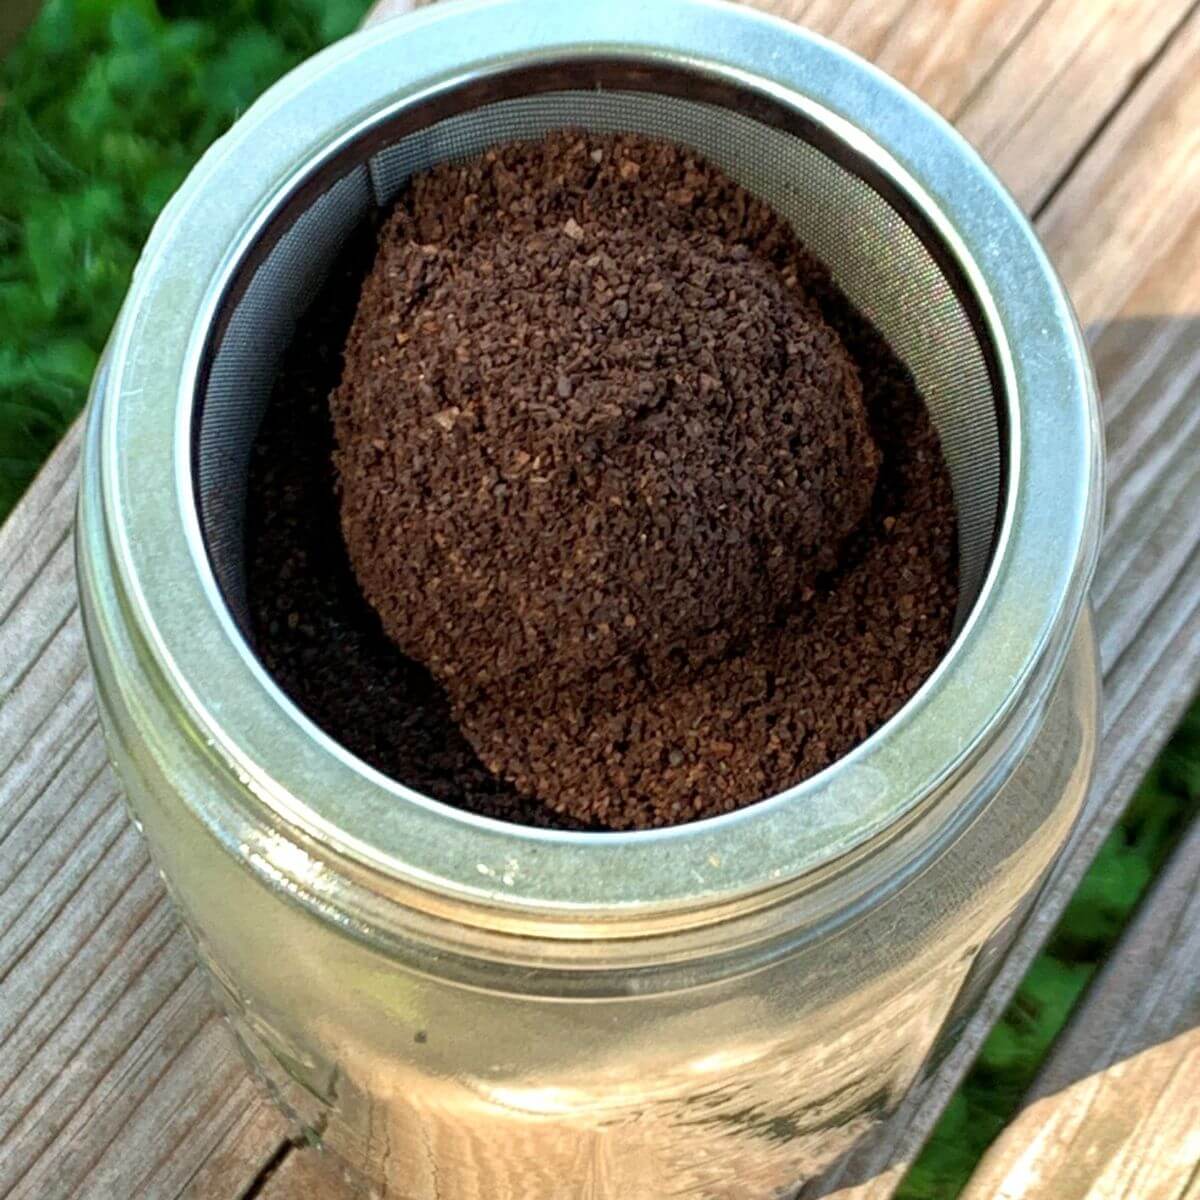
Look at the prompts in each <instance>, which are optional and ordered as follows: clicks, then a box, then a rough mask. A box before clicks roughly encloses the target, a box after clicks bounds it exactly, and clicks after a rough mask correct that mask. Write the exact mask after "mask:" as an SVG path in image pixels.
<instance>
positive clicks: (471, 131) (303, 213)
mask: <svg viewBox="0 0 1200 1200" xmlns="http://www.w3.org/2000/svg"><path fill="white" fill-rule="evenodd" d="M562 128H575V129H585V130H588V131H592V132H598V133H620V132H628V133H638V134H643V135H646V136H650V137H653V138H658V139H662V140H666V141H671V142H674V143H676V144H679V145H682V146H685V147H688V148H690V149H693V150H695V151H697V152H699V153H701V154H703V155H704V156H706V157H707V158H708V159H709V160H710V161H712V162H714V163H716V164H717V165H718V166H720V167H721V168H722V169H723V170H724V171H725V172H726V173H727V174H729V175H730V176H731V177H732V178H734V179H735V180H736V181H737V182H739V183H740V184H742V185H743V186H744V187H745V188H746V189H747V190H748V191H750V192H752V193H754V194H756V195H758V196H760V197H761V198H762V199H764V200H765V201H767V202H768V203H769V204H770V205H771V206H772V207H774V209H775V210H776V211H777V212H779V213H780V214H781V215H782V216H783V217H784V218H785V219H787V220H788V221H789V222H790V223H791V225H792V226H793V228H794V229H795V231H796V233H797V235H798V237H799V238H800V240H801V241H803V242H804V243H805V244H807V246H809V247H810V248H811V249H812V250H813V252H814V253H816V254H817V255H818V256H819V257H820V258H821V259H823V260H824V261H825V262H826V263H827V264H828V266H829V267H830V269H831V270H832V273H833V276H834V278H835V280H836V282H837V284H838V285H839V286H840V287H841V289H842V290H843V292H844V293H845V294H846V295H847V297H848V298H849V299H850V301H851V302H852V303H853V304H854V305H855V306H856V307H857V308H858V309H859V310H860V312H862V313H863V315H864V316H866V317H867V318H868V319H869V320H870V321H871V322H872V323H873V324H874V325H875V326H876V328H877V329H878V330H879V331H880V333H882V334H883V336H884V337H885V338H886V339H887V341H888V342H889V343H890V345H891V346H892V348H893V349H894V350H895V352H896V353H897V355H898V356H899V357H900V358H901V359H902V361H903V362H904V363H906V364H907V366H908V368H909V369H910V371H911V372H912V374H913V377H914V379H915V381H916V384H917V387H918V389H919V390H920V393H921V395H922V396H923V398H924V400H925V403H926V404H927V406H928V409H929V412H930V416H931V418H932V420H933V423H934V425H935V426H936V428H937V431H938V434H939V437H940V439H941V444H942V449H943V452H944V455H945V458H946V462H947V466H948V468H949V472H950V476H951V480H952V484H953V490H954V499H955V506H956V511H957V519H958V551H959V607H958V612H957V616H956V631H957V630H959V629H961V628H962V626H963V624H964V623H965V622H966V619H967V617H968V616H969V614H970V612H971V610H972V608H973V607H974V605H975V604H976V602H977V600H978V598H979V596H980V593H981V590H982V588H983V584H984V580H985V577H986V575H987V570H988V565H989V562H990V560H991V557H992V552H993V548H994V545H995V542H996V535H997V531H998V526H999V516H1000V513H1001V511H1002V499H1003V491H1004V484H1005V439H1006V436H1007V432H1008V425H1007V422H1006V420H1005V412H1004V404H1003V403H1002V401H1003V399H1004V397H1003V395H1002V393H1001V389H1000V385H999V382H998V378H999V377H998V372H997V370H996V367H995V355H994V353H993V351H992V348H991V344H990V340H989V338H988V335H987V333H986V327H985V326H986V323H985V321H984V319H983V316H982V313H981V311H980V306H979V303H978V301H977V299H976V297H975V295H974V292H973V291H972V289H971V287H970V286H969V284H968V282H967V280H966V278H965V275H964V273H963V271H962V269H961V268H960V266H959V264H958V262H957V261H956V259H955V257H954V255H953V254H952V252H951V251H950V250H949V248H948V247H947V246H946V245H945V243H944V241H943V240H942V239H941V238H940V237H939V235H938V234H937V233H936V231H935V230H934V229H933V227H932V225H931V224H930V222H929V221H928V220H927V219H926V218H925V216H924V215H923V214H922V213H921V211H920V210H919V209H918V207H917V206H916V204H915V203H914V202H913V201H912V200H911V199H910V198H909V197H908V196H906V195H905V194H904V193H903V192H902V191H901V189H900V188H899V187H898V186H896V184H895V183H894V182H893V181H892V180H891V179H890V178H889V176H888V174H887V172H886V169H885V167H884V166H883V165H881V164H880V163H879V162H878V161H874V160H873V158H872V156H871V155H869V154H868V153H867V152H866V151H865V150H859V149H856V148H854V147H853V146H851V145H850V144H849V142H847V141H846V140H843V139H842V138H840V137H838V136H837V135H836V134H835V133H833V132H832V131H831V130H830V129H829V128H828V127H827V126H826V125H824V124H822V123H820V122H818V121H817V120H816V119H815V118H814V117H812V116H810V115H808V114H806V113H804V112H803V111H801V110H800V109H798V108H795V107H792V106H790V105H787V104H785V103H783V102H782V101H779V100H777V99H775V98H773V97H771V96H769V95H768V94H766V93H765V92H762V91H758V90H756V89H754V88H753V87H751V86H748V85H745V84H742V83H738V84H736V85H735V84H733V83H731V82H729V81H728V80H725V79H723V78H720V77H717V76H713V75H710V74H706V73H704V72H700V71H696V70H693V69H681V68H679V67H678V66H674V65H672V66H667V65H657V64H647V63H643V62H631V61H601V60H595V59H590V58H587V59H581V60H579V61H578V62H568V63H563V62H559V63H555V64H545V65H542V66H539V67H535V68H529V67H525V68H522V69H520V70H512V71H508V72H497V73H495V74H492V75H489V76H487V77H484V78H478V79H474V80H472V81H470V82H466V83H463V84H460V85H456V86H452V87H447V88H445V89H442V90H440V91H439V92H437V93H436V94H434V95H430V96H429V97H427V98H425V99H422V100H420V101H418V102H415V103H406V104H404V105H403V106H402V107H401V108H400V109H398V110H397V111H396V112H394V113H392V114H390V115H384V116H382V117H381V118H380V120H379V121H377V122H375V123H372V124H371V125H370V127H369V128H368V129H366V130H364V131H362V132H360V133H359V134H358V135H356V136H354V137H352V138H350V139H349V140H348V141H347V142H345V143H344V144H342V145H341V146H339V147H338V148H337V149H336V151H335V152H334V153H332V154H331V155H330V156H329V157H327V158H326V159H325V160H324V161H323V162H321V163H320V164H318V165H316V166H315V167H314V168H313V170H312V171H311V172H310V174H309V175H308V176H307V177H306V178H305V179H304V180H303V181H302V182H301V183H300V184H299V185H298V186H295V187H293V188H292V189H291V190H290V192H288V193H287V194H285V195H282V196H280V197H279V200H278V203H277V204H276V206H275V207H274V209H273V211H272V212H270V213H269V214H268V216H267V218H266V220H265V221H264V223H263V225H262V228H261V232H260V233H259V235H258V237H257V239H256V241H255V242H254V244H253V245H252V246H251V247H250V248H249V249H248V250H247V252H246V253H245V254H244V256H243V259H242V261H241V262H240V263H239V264H238V266H237V268H236V270H235V272H234V274H233V276H232V282H231V284H230V286H229V287H228V288H227V290H226V293H225V295H224V296H223V298H222V300H221V303H220V304H219V306H218V309H217V312H216V318H215V320H214V321H213V324H212V328H211V330H210V333H209V338H208V344H207V352H206V355H205V359H204V368H203V370H202V372H201V374H200V376H199V379H200V384H199V389H198V394H197V396H196V403H195V406H194V410H193V411H194V414H195V415H194V421H193V429H192V464H193V472H194V481H195V495H196V498H197V504H198V507H199V517H200V525H201V529H202V532H203V537H204V542H205V545H206V548H207V552H208V555H209V558H210V561H211V565H212V569H213V572H214V575H215V577H216V580H217V582H218V585H219V587H220V589H221V592H222V594H223V595H224V597H225V600H226V602H227V604H228V606H229V609H230V611H231V613H232V614H233V616H234V618H235V620H236V621H237V623H238V625H239V626H240V628H241V629H242V631H243V633H245V634H247V636H248V632H249V613H248V604H247V596H246V573H245V547H244V523H245V512H246V492H247V476H248V471H249V463H250V454H251V447H252V444H253V442H254V439H255V436H256V433H257V431H258V428H259V425H260V421H261V419H262V415H263V412H264V410H265V408H266V405H267V402H268V400H269V398H270V395H271V390H272V385H273V383H274V380H275V377H276V374H277V370H278V367H279V363H280V360H281V357H282V355H283V353H284V351H285V350H286V348H287V346H288V344H289V342H290V341H291V338H292V334H293V331H294V329H295V325H296V321H297V319H298V317H299V316H301V315H302V314H303V313H304V312H305V310H306V308H307V306H308V304H309V303H310V301H311V300H312V298H313V296H314V295H315V293H316V292H317V291H318V290H319V288H320V287H321V285H322V283H323V281H324V280H325V278H326V275H327V273H328V271H329V269H330V267H331V265H332V264H333V263H334V261H335V260H336V258H337V256H338V254H339V251H340V250H341V249H342V247H343V246H344V244H345V243H346V241H347V239H348V238H349V237H350V235H351V234H352V232H353V231H354V230H355V229H356V228H357V227H359V225H360V224H361V223H362V222H363V220H364V219H365V218H366V217H367V216H368V214H369V213H370V211H371V209H372V208H387V207H389V206H390V205H391V204H392V203H393V202H394V200H395V199H396V197H397V195H398V194H399V193H400V191H401V190H402V189H403V188H404V187H405V185H406V183H407V181H408V180H409V178H410V177H412V176H413V175H414V174H415V173H417V172H420V171H424V170H426V169H428V168H429V167H431V166H434V165H435V164H438V163H441V162H447V161H461V160H465V159H468V158H471V157H473V156H476V155H478V154H480V153H482V152H483V151H485V150H486V149H487V148H489V147H491V146H493V145H496V144H499V143H503V142H507V141H513V140H521V139H534V138H538V137H540V136H542V135H544V134H545V133H547V132H549V131H551V130H554V129H562Z"/></svg>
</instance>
